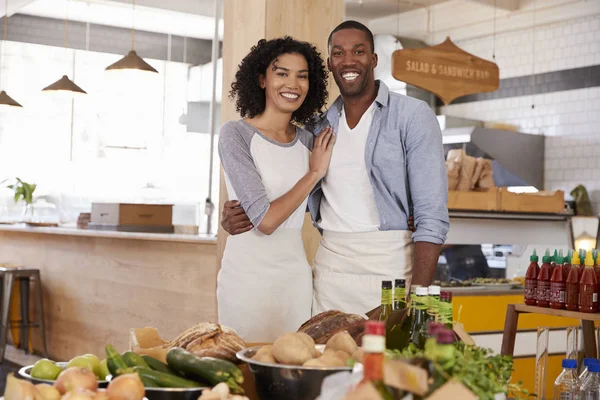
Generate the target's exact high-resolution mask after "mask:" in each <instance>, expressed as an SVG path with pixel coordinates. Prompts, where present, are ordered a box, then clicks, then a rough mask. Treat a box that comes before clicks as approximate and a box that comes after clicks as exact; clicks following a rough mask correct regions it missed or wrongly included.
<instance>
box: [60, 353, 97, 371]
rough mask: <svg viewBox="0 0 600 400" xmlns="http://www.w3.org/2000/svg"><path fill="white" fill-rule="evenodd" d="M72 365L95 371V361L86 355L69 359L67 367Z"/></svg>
mask: <svg viewBox="0 0 600 400" xmlns="http://www.w3.org/2000/svg"><path fill="white" fill-rule="evenodd" d="M71 367H79V368H85V369H88V370H90V371H92V372H94V362H93V361H92V360H90V359H89V358H88V357H86V356H77V357H75V358H73V359H71V361H69V363H68V364H67V367H66V368H65V369H67V368H71Z"/></svg>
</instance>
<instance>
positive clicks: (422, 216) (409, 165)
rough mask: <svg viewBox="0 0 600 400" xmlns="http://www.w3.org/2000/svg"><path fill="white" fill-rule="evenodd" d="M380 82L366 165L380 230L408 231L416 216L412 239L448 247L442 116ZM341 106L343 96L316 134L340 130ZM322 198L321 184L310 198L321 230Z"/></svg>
mask: <svg viewBox="0 0 600 400" xmlns="http://www.w3.org/2000/svg"><path fill="white" fill-rule="evenodd" d="M376 84H377V87H378V93H377V98H376V99H375V102H376V106H377V110H376V111H375V115H374V117H373V123H372V124H371V128H370V130H369V134H368V136H367V144H366V149H365V164H366V166H367V170H368V174H369V177H370V179H371V185H372V186H373V192H374V194H375V202H376V204H377V210H378V212H379V219H380V229H381V230H384V231H387V230H407V229H408V217H409V215H411V214H412V215H413V216H414V218H415V227H416V232H415V233H414V234H413V241H415V242H430V243H435V244H443V243H444V241H445V240H446V234H447V233H448V228H449V219H448V207H447V203H448V180H447V176H446V167H445V163H444V150H443V146H442V133H441V131H440V126H439V124H438V121H437V118H436V116H435V114H434V113H433V111H432V110H431V108H430V107H429V106H428V105H427V104H426V103H425V102H423V101H421V100H417V99H414V98H412V97H407V96H403V95H400V94H397V93H393V92H390V91H389V89H388V87H387V86H386V85H385V84H384V83H383V82H381V81H376ZM342 107H343V101H342V99H341V97H338V98H337V99H336V101H335V102H334V103H333V105H332V106H331V108H330V109H329V110H328V111H327V113H326V114H325V115H324V116H323V118H321V119H320V120H318V122H317V123H316V126H315V128H314V130H313V131H314V133H315V135H317V134H318V133H319V132H320V131H321V130H322V129H324V128H325V127H327V126H331V127H333V131H334V132H337V131H338V124H339V119H340V116H341V113H342ZM334 151H335V150H334ZM322 197H323V191H322V189H321V185H320V184H318V185H317V186H316V187H315V189H314V190H313V192H312V193H311V195H310V198H309V200H308V209H309V211H310V213H311V216H312V219H313V222H314V223H315V226H317V227H318V221H319V220H320V211H319V206H320V204H321V198H322Z"/></svg>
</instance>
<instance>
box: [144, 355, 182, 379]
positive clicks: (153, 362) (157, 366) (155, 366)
mask: <svg viewBox="0 0 600 400" xmlns="http://www.w3.org/2000/svg"><path fill="white" fill-rule="evenodd" d="M142 358H143V359H144V361H146V364H148V366H149V367H150V369H152V370H154V371H158V372H164V373H166V374H171V375H175V371H173V370H172V369H171V368H169V366H168V365H167V364H165V363H164V362H162V361H160V360H157V359H156V358H154V357H150V356H147V355H143V356H142Z"/></svg>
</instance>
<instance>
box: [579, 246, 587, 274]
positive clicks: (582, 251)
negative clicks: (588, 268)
mask: <svg viewBox="0 0 600 400" xmlns="http://www.w3.org/2000/svg"><path fill="white" fill-rule="evenodd" d="M585 256H586V251H585V249H579V260H581V264H579V270H580V271H581V273H583V269H584V268H585V264H584V261H585Z"/></svg>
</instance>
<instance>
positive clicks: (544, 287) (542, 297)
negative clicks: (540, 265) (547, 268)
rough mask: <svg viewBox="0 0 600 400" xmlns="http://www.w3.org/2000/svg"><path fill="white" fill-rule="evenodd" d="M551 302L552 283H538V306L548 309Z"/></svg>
mask: <svg viewBox="0 0 600 400" xmlns="http://www.w3.org/2000/svg"><path fill="white" fill-rule="evenodd" d="M549 302H550V281H538V282H537V304H538V305H539V306H542V307H548V304H549Z"/></svg>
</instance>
